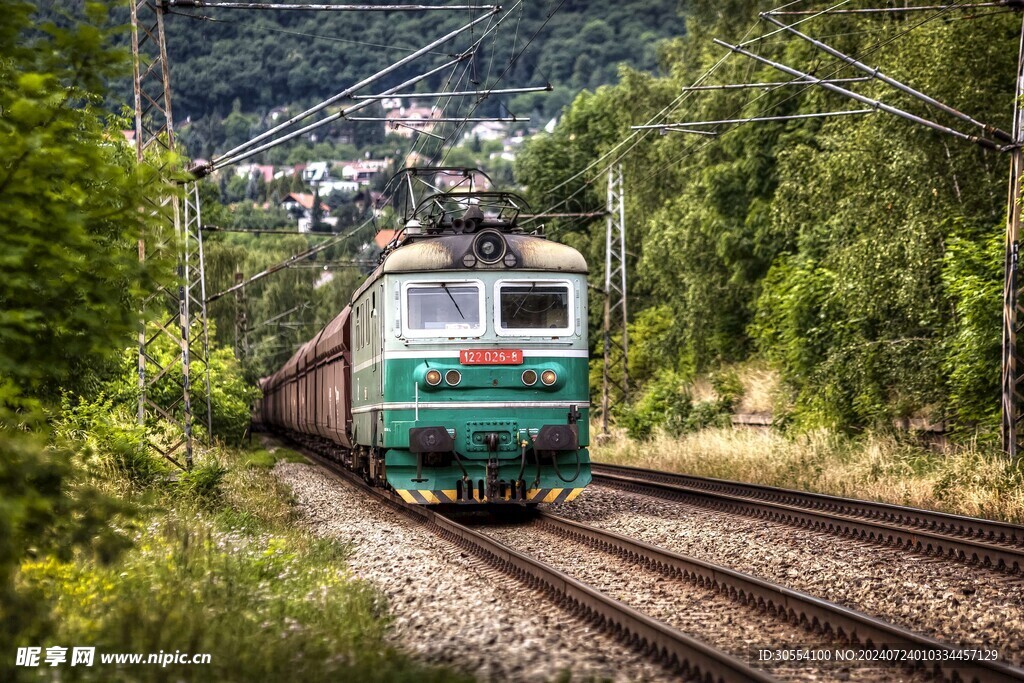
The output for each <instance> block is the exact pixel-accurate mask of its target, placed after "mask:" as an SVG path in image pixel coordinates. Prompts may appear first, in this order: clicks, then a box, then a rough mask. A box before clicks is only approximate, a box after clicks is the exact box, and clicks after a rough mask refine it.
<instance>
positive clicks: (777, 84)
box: [682, 76, 871, 92]
mask: <svg viewBox="0 0 1024 683" xmlns="http://www.w3.org/2000/svg"><path fill="white" fill-rule="evenodd" d="M824 80H826V81H827V82H828V83H863V82H864V81H870V80H871V77H870V76H853V77H851V78H829V79H824ZM792 85H798V86H802V85H805V83H804V82H803V81H773V82H768V83H726V84H723V85H694V86H687V87H685V88H683V89H682V91H683V92H690V91H693V92H702V91H705V90H750V89H752V88H785V87H787V86H792Z"/></svg>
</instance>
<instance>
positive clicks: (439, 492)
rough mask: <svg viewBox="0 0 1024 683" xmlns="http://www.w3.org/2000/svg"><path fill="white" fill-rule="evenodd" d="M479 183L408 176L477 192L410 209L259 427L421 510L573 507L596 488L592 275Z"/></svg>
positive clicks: (431, 199) (274, 383) (268, 381)
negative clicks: (324, 455)
mask: <svg viewBox="0 0 1024 683" xmlns="http://www.w3.org/2000/svg"><path fill="white" fill-rule="evenodd" d="M478 173H479V172H476V171H470V170H463V169H459V170H455V169H407V170H406V171H405V172H404V174H403V175H404V176H405V180H406V181H408V180H409V179H411V178H418V179H422V178H423V177H425V176H426V177H428V178H430V177H436V176H437V175H439V174H440V175H447V176H451V175H455V174H461V175H457V176H456V177H462V178H467V179H468V180H467V181H466V185H467V186H468V187H465V186H462V185H461V184H456V186H455V187H454V188H450V189H447V190H445V191H437V192H433V193H430V194H429V195H428V196H425V197H424V198H423V199H422V200H420V201H418V202H415V203H412V204H410V205H409V206H408V208H407V210H406V211H405V212H404V215H403V216H402V222H401V228H400V229H399V230H398V231H397V232H396V235H395V238H394V239H393V240H392V243H391V244H389V245H388V247H387V248H386V249H385V251H384V253H383V254H382V257H381V263H380V265H379V266H378V267H377V269H376V270H375V271H374V272H373V273H372V274H371V275H370V276H369V277H368V278H367V280H366V281H365V282H364V283H363V285H362V286H361V287H360V288H359V289H358V290H357V291H356V293H355V295H354V296H353V298H352V303H351V304H350V306H348V307H347V308H346V309H345V310H344V311H343V312H342V313H341V315H339V316H338V317H337V318H336V319H335V320H334V321H332V322H331V323H330V324H328V325H327V327H325V328H324V329H323V330H321V331H320V332H319V333H318V334H317V335H316V336H315V337H314V338H313V339H311V340H310V341H309V342H307V343H306V344H305V345H304V346H303V347H301V348H300V349H299V351H298V352H297V353H296V354H295V355H294V356H293V357H292V358H291V359H290V360H289V361H288V363H286V364H285V365H284V367H282V368H281V370H279V371H278V372H277V373H275V374H274V375H271V376H270V377H268V378H265V379H264V380H262V382H261V384H262V388H263V393H264V398H263V399H262V401H261V403H260V405H259V406H258V407H257V419H258V420H260V421H261V422H263V423H264V424H265V425H268V426H270V427H273V428H277V429H281V430H285V431H287V432H290V433H291V434H292V435H294V436H296V437H297V438H300V439H302V440H305V441H306V442H308V443H309V445H311V446H319V447H321V449H326V450H327V451H328V452H329V453H331V454H332V457H335V458H336V459H337V460H339V462H341V463H342V464H344V465H345V466H346V467H349V468H351V469H353V470H355V471H359V472H362V473H363V474H364V476H365V477H366V478H368V479H369V480H370V481H373V482H374V483H376V484H378V485H381V486H388V487H390V488H392V489H394V490H395V491H396V492H397V493H398V494H399V495H400V496H401V497H402V498H403V499H404V500H405V501H407V502H409V503H418V504H439V503H527V504H532V503H552V502H560V501H566V500H572V499H573V498H575V497H576V496H577V495H578V494H579V493H580V491H582V489H583V488H584V487H585V486H586V485H587V484H588V483H589V482H590V459H589V455H588V452H587V445H588V442H589V429H588V424H589V422H588V413H589V387H588V376H589V373H588V358H589V351H588V345H587V277H586V275H587V264H586V261H585V260H584V258H583V257H582V255H580V253H579V252H578V251H576V250H575V249H572V248H570V247H567V246H565V245H561V244H558V243H554V242H550V241H548V240H546V239H545V238H544V237H543V236H541V235H536V234H527V233H525V232H524V231H523V230H522V229H521V228H520V227H519V226H518V225H517V218H518V216H519V213H520V211H521V208H522V207H523V206H524V205H525V204H524V202H523V201H522V200H521V199H520V198H519V197H517V196H516V195H514V194H510V193H497V192H477V191H474V190H473V188H472V186H471V184H472V182H473V181H474V179H476V178H478V177H479V176H477V175H475V174H478ZM407 184H408V183H407ZM408 201H410V200H408V199H407V202H408Z"/></svg>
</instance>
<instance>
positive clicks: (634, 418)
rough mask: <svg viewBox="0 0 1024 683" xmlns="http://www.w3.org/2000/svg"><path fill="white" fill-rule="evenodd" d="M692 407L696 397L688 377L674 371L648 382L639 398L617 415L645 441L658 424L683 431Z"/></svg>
mask: <svg viewBox="0 0 1024 683" xmlns="http://www.w3.org/2000/svg"><path fill="white" fill-rule="evenodd" d="M692 410H693V399H692V398H691V397H690V393H689V391H688V390H687V388H686V382H685V379H684V378H683V377H682V376H681V375H679V374H677V373H675V372H666V373H664V374H662V375H659V376H658V377H657V378H656V379H655V380H654V381H652V382H651V383H650V384H648V386H647V390H646V392H645V393H644V395H643V397H642V398H640V400H639V401H636V402H634V404H633V405H631V406H626V407H623V408H621V409H620V411H619V412H618V415H617V418H618V420H619V422H620V423H621V424H622V425H623V426H624V427H625V428H626V432H627V433H628V434H629V436H630V437H631V438H634V439H637V440H640V441H645V440H647V439H649V438H651V436H653V434H654V429H655V428H656V427H660V426H665V427H666V428H667V429H668V430H670V431H676V432H678V431H682V430H683V429H684V428H685V425H686V422H687V420H688V419H689V417H690V413H691V412H692Z"/></svg>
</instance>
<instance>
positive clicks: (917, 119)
mask: <svg viewBox="0 0 1024 683" xmlns="http://www.w3.org/2000/svg"><path fill="white" fill-rule="evenodd" d="M713 42H714V43H715V44H716V45H720V46H722V47H725V48H728V49H730V50H732V51H733V52H736V53H737V54H741V55H744V56H745V57H749V58H751V59H753V60H756V61H758V62H761V63H762V64H765V65H768V66H771V67H774V68H776V69H778V70H779V71H782V72H783V73H787V74H789V75H790V76H793V77H796V78H802V79H804V80H806V81H807V83H808V84H810V85H817V86H820V87H822V88H824V89H825V90H828V91H830V92H833V93H835V94H837V95H842V96H844V97H848V98H850V99H852V100H856V101H857V102H860V103H861V104H866V105H868V106H870V107H874V108H875V109H880V110H881V111H884V112H886V113H887V114H893V115H895V116H899V117H900V118H903V119H906V120H908V121H913V122H914V123H918V124H920V125H922V126H925V127H927V128H931V129H932V130H935V131H938V132H940V133H945V134H947V135H952V136H953V137H956V138H960V139H961V140H966V141H968V142H973V143H975V144H977V145H980V146H982V147H986V148H988V149H996V150H997V149H999V148H1000V146H999V145H998V144H996V143H995V142H993V141H992V140H989V139H988V138H983V137H980V136H977V135H969V134H967V133H963V132H961V131H959V130H956V129H955V128H950V127H949V126H944V125H942V124H941V123H936V122H935V121H931V120H929V119H926V118H923V117H921V116H917V115H916V114H911V113H910V112H908V111H904V110H902V109H899V108H897V107H894V106H892V105H890V104H886V103H885V102H882V101H881V100H876V99H872V98H870V97H867V96H866V95H861V94H860V93H856V92H853V91H852V90H847V89H845V88H842V87H840V86H838V85H834V84H832V83H826V82H824V81H823V80H822V79H820V78H816V77H814V76H811V75H810V74H807V73H804V72H802V71H799V70H798V69H794V68H793V67H790V66H786V65H785V64H782V63H780V62H776V61H773V60H770V59H768V58H766V57H762V56H760V55H757V54H754V53H753V52H751V51H749V50H746V49H744V48H742V47H740V46H738V45H730V44H729V43H727V42H725V41H724V40H720V39H718V38H715V39H713Z"/></svg>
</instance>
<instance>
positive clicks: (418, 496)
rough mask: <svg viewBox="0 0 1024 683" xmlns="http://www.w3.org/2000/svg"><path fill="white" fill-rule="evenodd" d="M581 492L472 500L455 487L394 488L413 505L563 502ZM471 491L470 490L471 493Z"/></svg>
mask: <svg viewBox="0 0 1024 683" xmlns="http://www.w3.org/2000/svg"><path fill="white" fill-rule="evenodd" d="M582 492H583V489H582V488H575V489H530V490H528V491H527V492H526V500H525V501H520V500H512V497H511V494H506V495H505V497H504V498H499V499H496V500H493V501H492V500H488V499H487V498H479V497H476V496H474V497H473V499H472V500H459V498H458V494H457V493H456V491H455V489H450V490H449V489H445V490H435V491H431V490H422V491H421V490H417V489H409V490H403V489H396V490H395V493H397V494H398V495H399V496H401V497H402V500H404V501H405V502H406V503H412V504H414V505H438V504H441V503H460V504H469V503H519V502H526V503H564V502H568V501H570V500H573V499H574V498H576V496H578V495H580V493H582ZM473 493H475V492H473V491H471V492H470V494H471V495H472V494H473Z"/></svg>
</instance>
